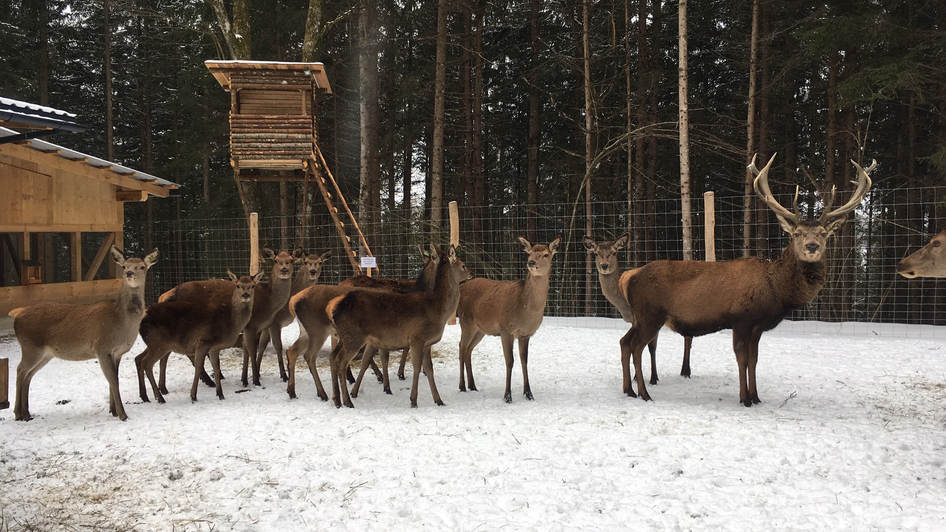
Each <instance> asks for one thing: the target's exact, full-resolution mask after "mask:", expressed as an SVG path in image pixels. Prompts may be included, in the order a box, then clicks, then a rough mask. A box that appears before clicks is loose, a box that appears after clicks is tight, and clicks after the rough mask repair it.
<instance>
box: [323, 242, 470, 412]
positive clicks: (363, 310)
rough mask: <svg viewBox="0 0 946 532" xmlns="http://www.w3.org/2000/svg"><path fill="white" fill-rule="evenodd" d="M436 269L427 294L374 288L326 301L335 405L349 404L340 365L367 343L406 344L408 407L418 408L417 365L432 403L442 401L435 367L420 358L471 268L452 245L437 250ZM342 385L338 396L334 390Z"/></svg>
mask: <svg viewBox="0 0 946 532" xmlns="http://www.w3.org/2000/svg"><path fill="white" fill-rule="evenodd" d="M436 255H437V258H436V260H437V273H436V276H435V278H434V290H433V292H431V293H427V292H422V291H417V292H408V293H406V294H398V293H396V292H385V291H381V290H373V289H359V290H352V291H351V292H349V293H347V294H345V295H343V296H339V297H337V298H335V299H333V300H332V301H331V303H329V305H328V307H327V308H326V312H327V313H328V314H329V315H330V316H331V317H332V322H333V323H335V330H336V332H337V333H338V345H337V346H336V347H335V349H334V350H333V351H332V355H331V357H332V358H331V367H332V391H333V399H334V401H335V406H336V407H340V406H341V405H342V404H344V405H345V406H347V407H349V408H351V407H352V406H353V405H352V402H351V397H350V396H349V393H348V383H347V382H346V381H345V379H344V375H343V373H342V372H341V371H340V369H341V368H344V367H347V366H348V365H349V364H350V363H351V360H352V359H353V358H354V357H355V355H356V354H358V351H360V350H361V348H362V347H364V346H365V345H366V344H371V345H373V346H376V347H378V348H379V349H398V348H401V347H403V346H405V345H406V346H409V347H410V353H411V362H412V363H413V365H414V382H413V385H412V387H411V407H412V408H416V407H417V385H418V380H419V377H420V369H421V368H420V366H421V363H423V365H424V373H426V374H427V382H428V384H429V385H430V393H431V395H432V396H433V399H434V403H436V404H438V405H441V406H442V405H443V401H442V400H441V399H440V393H439V392H438V391H437V385H436V383H435V382H434V368H433V364H432V362H431V360H430V357H427V356H424V353H425V352H426V350H427V348H429V347H430V346H432V345H433V344H435V343H437V342H439V341H440V339H441V337H443V328H444V326H446V324H447V320H449V319H450V316H452V315H453V313H454V311H455V310H456V309H457V302H458V300H459V298H460V283H461V282H463V281H465V280H467V279H469V277H470V272H469V270H467V269H466V266H464V264H463V261H461V260H460V259H459V257H457V254H456V248H455V247H453V246H450V251H449V252H448V253H447V254H446V255H444V253H443V252H442V251H440V250H439V249H436ZM339 387H340V388H341V395H340V394H339Z"/></svg>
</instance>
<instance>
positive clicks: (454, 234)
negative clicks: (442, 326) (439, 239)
mask: <svg viewBox="0 0 946 532" xmlns="http://www.w3.org/2000/svg"><path fill="white" fill-rule="evenodd" d="M450 245H451V246H453V247H460V212H459V209H458V208H457V202H455V201H451V202H450ZM448 253H449V252H448ZM449 323H450V325H456V324H457V314H456V312H454V313H453V315H452V316H450V322H449Z"/></svg>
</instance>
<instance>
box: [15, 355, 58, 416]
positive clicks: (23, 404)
mask: <svg viewBox="0 0 946 532" xmlns="http://www.w3.org/2000/svg"><path fill="white" fill-rule="evenodd" d="M31 359H32V360H31ZM50 360H52V357H47V356H44V353H43V352H42V350H39V352H38V353H33V352H29V353H28V352H27V351H26V350H25V349H24V350H23V355H22V358H20V363H19V364H17V365H16V403H15V404H14V405H13V415H14V417H15V418H16V420H17V421H29V420H31V419H33V416H31V415H30V381H32V380H33V375H36V372H38V371H39V370H41V369H43V366H45V365H46V364H49V361H50Z"/></svg>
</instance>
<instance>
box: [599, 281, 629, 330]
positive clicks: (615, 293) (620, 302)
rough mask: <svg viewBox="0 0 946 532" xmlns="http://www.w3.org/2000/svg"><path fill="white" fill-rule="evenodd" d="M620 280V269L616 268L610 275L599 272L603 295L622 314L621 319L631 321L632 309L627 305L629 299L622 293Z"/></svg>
mask: <svg viewBox="0 0 946 532" xmlns="http://www.w3.org/2000/svg"><path fill="white" fill-rule="evenodd" d="M620 280H621V271H620V269H617V268H616V269H614V270H612V271H611V272H609V273H601V271H600V270H598V282H599V283H600V284H601V293H603V294H604V297H605V298H607V300H608V301H610V302H611V304H612V305H614V307H615V308H616V309H618V312H620V313H621V317H623V318H624V319H629V318H630V317H631V308H630V306H629V305H628V304H627V299H626V298H625V297H624V294H623V293H622V292H621V286H620Z"/></svg>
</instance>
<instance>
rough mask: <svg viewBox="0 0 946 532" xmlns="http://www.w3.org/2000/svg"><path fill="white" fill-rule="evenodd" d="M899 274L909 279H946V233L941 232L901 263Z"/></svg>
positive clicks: (898, 268)
mask: <svg viewBox="0 0 946 532" xmlns="http://www.w3.org/2000/svg"><path fill="white" fill-rule="evenodd" d="M897 273H899V274H900V275H902V276H904V277H906V278H907V279H913V278H915V277H946V231H940V233H939V234H938V235H936V236H934V237H933V238H932V239H930V241H929V243H927V244H926V245H925V246H923V247H921V248H920V249H918V250H916V251H914V252H913V253H912V254H910V256H909V257H907V258H905V259H903V260H902V261H900V264H898V265H897Z"/></svg>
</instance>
